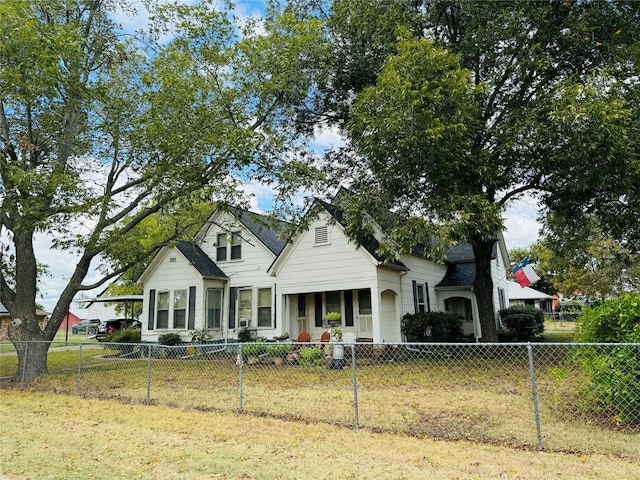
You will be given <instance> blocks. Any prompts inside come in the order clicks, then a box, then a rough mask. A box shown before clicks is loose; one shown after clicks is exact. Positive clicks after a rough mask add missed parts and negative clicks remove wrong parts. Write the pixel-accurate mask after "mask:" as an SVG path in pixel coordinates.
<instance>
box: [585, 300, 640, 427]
mask: <svg viewBox="0 0 640 480" xmlns="http://www.w3.org/2000/svg"><path fill="white" fill-rule="evenodd" d="M577 338H578V341H580V342H592V343H613V342H615V343H640V294H638V293H630V294H627V295H623V296H621V297H619V298H617V299H615V300H607V301H605V302H603V303H602V304H601V305H599V306H598V307H595V308H592V309H589V310H587V311H586V312H585V313H583V314H582V316H581V317H580V321H579V327H578V334H577ZM576 359H577V361H578V362H579V363H580V364H581V365H582V367H583V369H584V371H585V373H586V374H587V375H588V377H589V380H590V382H589V385H588V386H587V387H586V388H585V389H584V390H583V391H582V392H581V398H582V399H583V402H582V404H581V406H582V407H583V408H584V409H587V410H592V411H596V412H599V413H606V414H608V415H610V416H611V417H612V418H613V419H614V420H615V421H616V422H620V423H625V424H635V425H638V424H640V417H639V416H638V411H640V376H639V375H638V372H640V354H639V353H638V347H637V346H632V345H629V346H627V345H621V346H615V347H614V346H612V347H611V348H607V347H597V346H583V347H581V348H580V349H579V350H578V352H577V353H576Z"/></svg>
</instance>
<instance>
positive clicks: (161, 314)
mask: <svg viewBox="0 0 640 480" xmlns="http://www.w3.org/2000/svg"><path fill="white" fill-rule="evenodd" d="M156 314H157V315H156V318H157V320H156V327H157V328H169V292H159V293H158V301H157V303H156Z"/></svg>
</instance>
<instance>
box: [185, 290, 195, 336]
mask: <svg viewBox="0 0 640 480" xmlns="http://www.w3.org/2000/svg"><path fill="white" fill-rule="evenodd" d="M187 328H188V329H189V330H193V329H194V328H196V287H189V319H188V320H187Z"/></svg>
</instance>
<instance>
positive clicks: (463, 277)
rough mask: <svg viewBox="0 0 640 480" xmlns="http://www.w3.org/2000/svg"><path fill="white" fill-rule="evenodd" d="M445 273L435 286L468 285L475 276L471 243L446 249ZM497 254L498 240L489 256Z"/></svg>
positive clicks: (470, 284)
mask: <svg viewBox="0 0 640 480" xmlns="http://www.w3.org/2000/svg"><path fill="white" fill-rule="evenodd" d="M445 255H446V260H445V263H446V264H447V273H446V274H445V276H444V278H443V279H442V280H441V281H440V283H438V284H437V285H436V287H470V286H472V285H473V280H474V279H475V277H476V257H475V255H474V254H473V248H471V245H466V244H465V245H456V246H455V247H451V248H449V249H447V251H446V254H445ZM497 255H498V242H496V243H495V244H494V245H493V250H492V251H491V258H492V259H495V258H496V257H497Z"/></svg>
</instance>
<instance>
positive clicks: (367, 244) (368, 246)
mask: <svg viewBox="0 0 640 480" xmlns="http://www.w3.org/2000/svg"><path fill="white" fill-rule="evenodd" d="M316 202H317V204H318V205H320V206H321V207H322V208H323V209H324V210H325V211H326V212H327V213H328V214H329V215H331V216H332V217H333V218H334V219H335V221H336V222H338V223H339V224H340V225H341V226H342V227H344V223H343V221H342V220H343V211H342V209H341V208H339V207H337V206H335V205H332V204H330V203H327V202H325V201H323V200H319V199H316ZM360 247H362V248H364V249H365V250H366V251H367V252H368V253H369V254H370V255H371V256H372V257H373V258H375V259H376V260H377V261H378V262H380V263H386V264H387V265H393V266H394V267H398V268H400V269H406V268H407V267H406V265H405V264H404V263H402V262H401V261H400V260H397V259H395V260H393V261H391V262H389V261H388V260H387V259H385V258H384V257H383V256H382V255H380V254H379V253H378V249H379V248H380V242H379V241H378V240H377V239H376V238H375V237H374V236H373V235H371V236H368V237H367V238H364V239H362V242H361V243H360Z"/></svg>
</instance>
